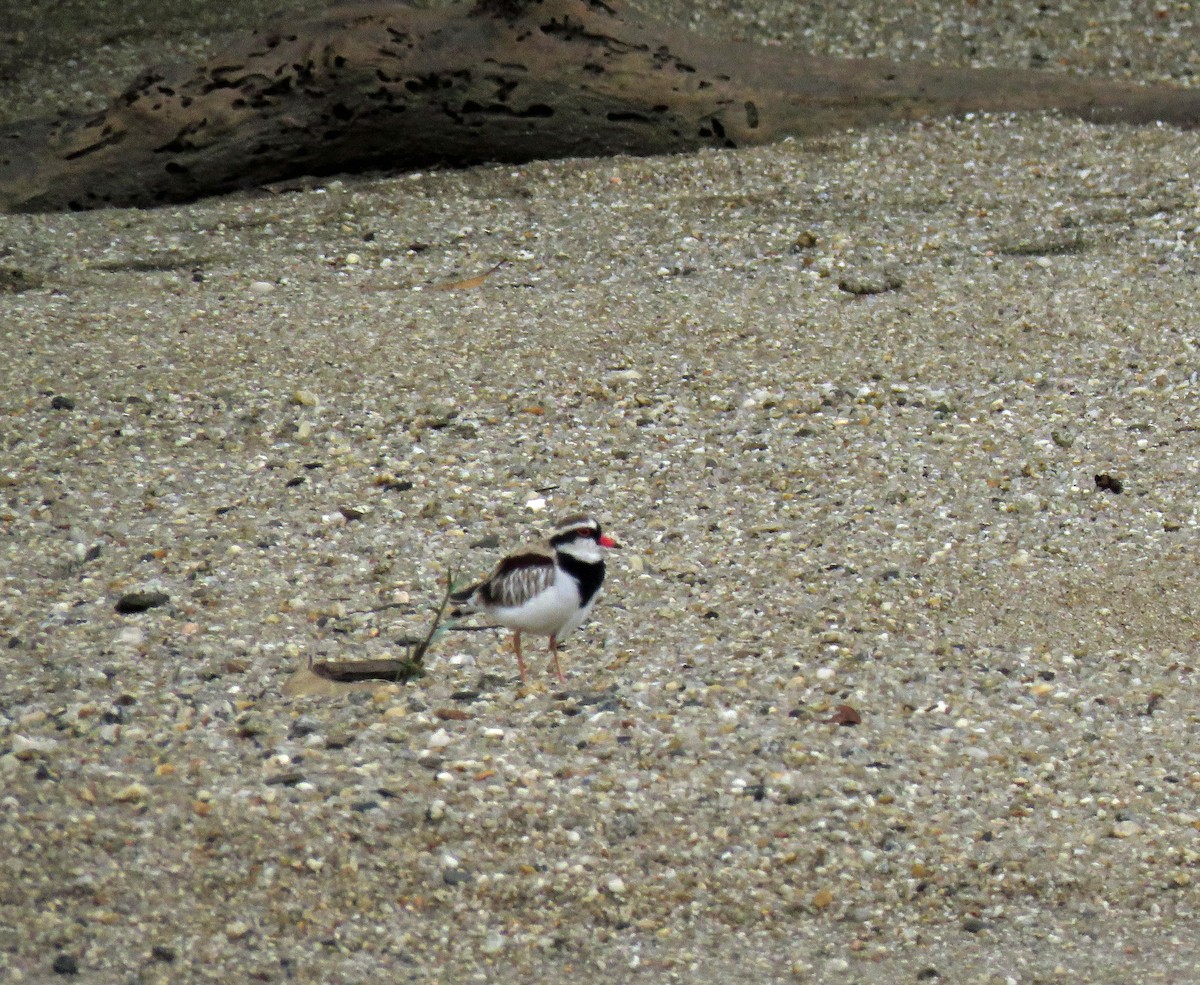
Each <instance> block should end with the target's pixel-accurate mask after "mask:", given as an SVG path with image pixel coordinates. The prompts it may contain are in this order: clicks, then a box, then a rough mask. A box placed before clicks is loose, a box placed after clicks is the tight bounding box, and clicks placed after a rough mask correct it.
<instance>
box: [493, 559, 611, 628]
mask: <svg viewBox="0 0 1200 985" xmlns="http://www.w3.org/2000/svg"><path fill="white" fill-rule="evenodd" d="M591 608H592V606H591V601H590V600H589V602H588V605H587V606H586V607H585V608H582V609H581V608H580V607H579V589H578V587H577V586H576V584H575V580H574V579H573V578H571V577H569V576H564V575H561V574H560V575H559V576H558V578H556V579H555V581H554V584H553V585H551V586H550V587H549V588H547V589H546V590H545V591H544V592H539V593H538V594H537V595H535V596H534V597H533V598H531V599H530V600H529V601H528V602H525V603H524V604H523V605H510V606H504V607H502V608H497V609H492V610H491V614H492V616H493V617H495V619H496V621H497V622H499V623H501V624H502V625H505V626H507V627H508V628H509V629H517V630H520V631H521V632H522V633H533V634H535V635H538V636H557V637H559V638H560V639H561V638H562V637H563V636H566V635H567V633H569V632H571V631H572V630H573V629H576V628H577V627H578V626H579V624H580V623H582V622H583V620H584V619H586V618H587V614H588V612H589V611H590V610H591Z"/></svg>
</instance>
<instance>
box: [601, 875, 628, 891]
mask: <svg viewBox="0 0 1200 985" xmlns="http://www.w3.org/2000/svg"><path fill="white" fill-rule="evenodd" d="M604 885H605V888H607V889H608V891H609V892H610V893H612V894H613V895H614V896H620V895H621V894H622V893H623V892H625V880H624V879H622V878H621V877H620V876H613V877H612V878H610V879H609V880H608V882H606V883H605V884H604Z"/></svg>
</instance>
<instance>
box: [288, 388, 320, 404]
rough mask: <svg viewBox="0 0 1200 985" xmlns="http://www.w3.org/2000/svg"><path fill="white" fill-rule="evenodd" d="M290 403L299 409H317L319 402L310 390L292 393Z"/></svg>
mask: <svg viewBox="0 0 1200 985" xmlns="http://www.w3.org/2000/svg"><path fill="white" fill-rule="evenodd" d="M292 403H294V404H296V405H298V406H300V407H317V406H320V403H321V401H320V399H319V398H318V397H317V395H316V394H315V393H313V392H312V391H311V390H295V391H293V393H292Z"/></svg>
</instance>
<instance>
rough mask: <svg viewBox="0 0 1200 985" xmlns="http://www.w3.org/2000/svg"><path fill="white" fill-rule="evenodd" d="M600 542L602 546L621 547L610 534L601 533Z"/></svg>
mask: <svg viewBox="0 0 1200 985" xmlns="http://www.w3.org/2000/svg"><path fill="white" fill-rule="evenodd" d="M599 543H600V546H601V547H620V546H621V545H620V544H618V543H617V542H616V541H615V540H613V539H612V538H611V537H610V536H608V534H601V535H600V541H599Z"/></svg>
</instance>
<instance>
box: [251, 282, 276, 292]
mask: <svg viewBox="0 0 1200 985" xmlns="http://www.w3.org/2000/svg"><path fill="white" fill-rule="evenodd" d="M274 290H275V285H274V284H272V283H271V282H270V281H269V280H256V281H253V282H252V283H251V284H250V293H251V294H270V293H271V292H272V291H274Z"/></svg>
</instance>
